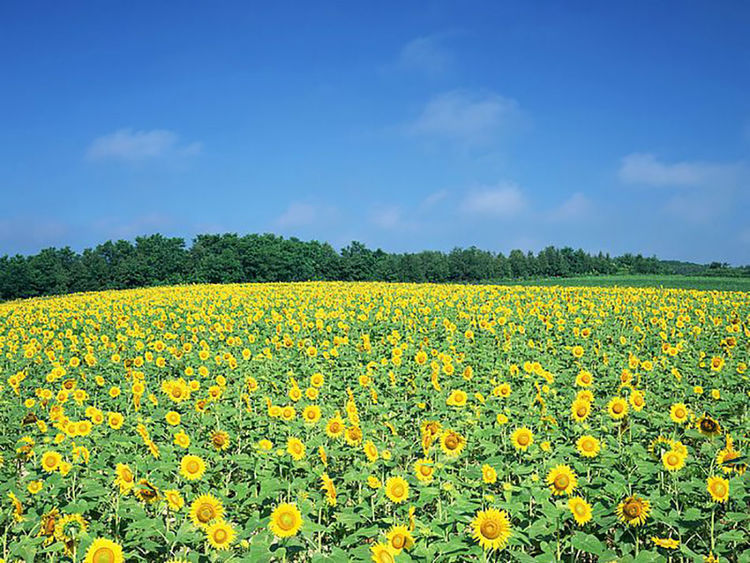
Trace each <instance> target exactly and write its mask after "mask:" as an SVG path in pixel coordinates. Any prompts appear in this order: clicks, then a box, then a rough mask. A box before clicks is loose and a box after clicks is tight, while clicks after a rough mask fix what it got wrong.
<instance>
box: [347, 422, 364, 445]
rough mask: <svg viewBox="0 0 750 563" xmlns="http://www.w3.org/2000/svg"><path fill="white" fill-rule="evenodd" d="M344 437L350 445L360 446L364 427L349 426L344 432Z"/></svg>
mask: <svg viewBox="0 0 750 563" xmlns="http://www.w3.org/2000/svg"><path fill="white" fill-rule="evenodd" d="M344 438H345V439H346V443H347V444H349V445H350V446H358V445H360V444H361V443H362V429H361V428H360V427H359V426H349V427H348V428H347V429H346V431H345V432H344Z"/></svg>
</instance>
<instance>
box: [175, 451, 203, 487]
mask: <svg viewBox="0 0 750 563" xmlns="http://www.w3.org/2000/svg"><path fill="white" fill-rule="evenodd" d="M205 472H206V462H205V461H203V458H201V457H200V456H197V455H186V456H183V457H182V461H181V462H180V475H182V476H183V477H184V478H185V479H187V480H188V481H197V480H198V479H200V478H201V477H203V474H204V473H205Z"/></svg>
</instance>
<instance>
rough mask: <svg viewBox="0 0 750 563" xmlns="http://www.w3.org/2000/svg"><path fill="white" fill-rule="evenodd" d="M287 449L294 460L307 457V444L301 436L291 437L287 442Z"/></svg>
mask: <svg viewBox="0 0 750 563" xmlns="http://www.w3.org/2000/svg"><path fill="white" fill-rule="evenodd" d="M286 451H287V453H288V454H289V455H290V456H292V459H294V461H299V460H301V459H302V458H303V457H305V444H303V443H302V440H300V439H299V438H294V437H292V438H289V439H288V440H287V442H286Z"/></svg>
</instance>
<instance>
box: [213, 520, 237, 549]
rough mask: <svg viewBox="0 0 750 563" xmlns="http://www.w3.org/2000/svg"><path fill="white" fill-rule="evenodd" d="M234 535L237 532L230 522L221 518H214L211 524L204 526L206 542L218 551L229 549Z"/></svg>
mask: <svg viewBox="0 0 750 563" xmlns="http://www.w3.org/2000/svg"><path fill="white" fill-rule="evenodd" d="M236 535H237V532H235V531H234V528H233V527H232V526H231V524H229V523H227V522H225V521H224V520H221V519H218V520H215V521H214V523H213V524H211V525H210V526H208V528H206V539H207V540H208V543H209V544H210V545H211V547H213V548H214V549H218V550H220V551H223V550H226V549H229V547H230V546H231V545H232V542H233V541H234V538H235V536H236Z"/></svg>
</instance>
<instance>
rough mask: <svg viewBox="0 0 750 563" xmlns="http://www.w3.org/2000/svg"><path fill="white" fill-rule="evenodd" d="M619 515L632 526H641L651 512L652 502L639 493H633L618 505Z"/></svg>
mask: <svg viewBox="0 0 750 563" xmlns="http://www.w3.org/2000/svg"><path fill="white" fill-rule="evenodd" d="M616 512H617V517H618V518H619V519H620V520H621V521H622V522H627V523H628V524H630V525H631V526H639V525H642V524H643V523H645V522H646V519H647V518H648V515H649V513H650V512H651V503H649V502H648V501H647V500H646V499H644V498H641V497H639V496H638V495H632V496H629V497H628V498H626V499H625V500H624V501H622V502H621V503H620V504H618V505H617V511H616Z"/></svg>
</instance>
